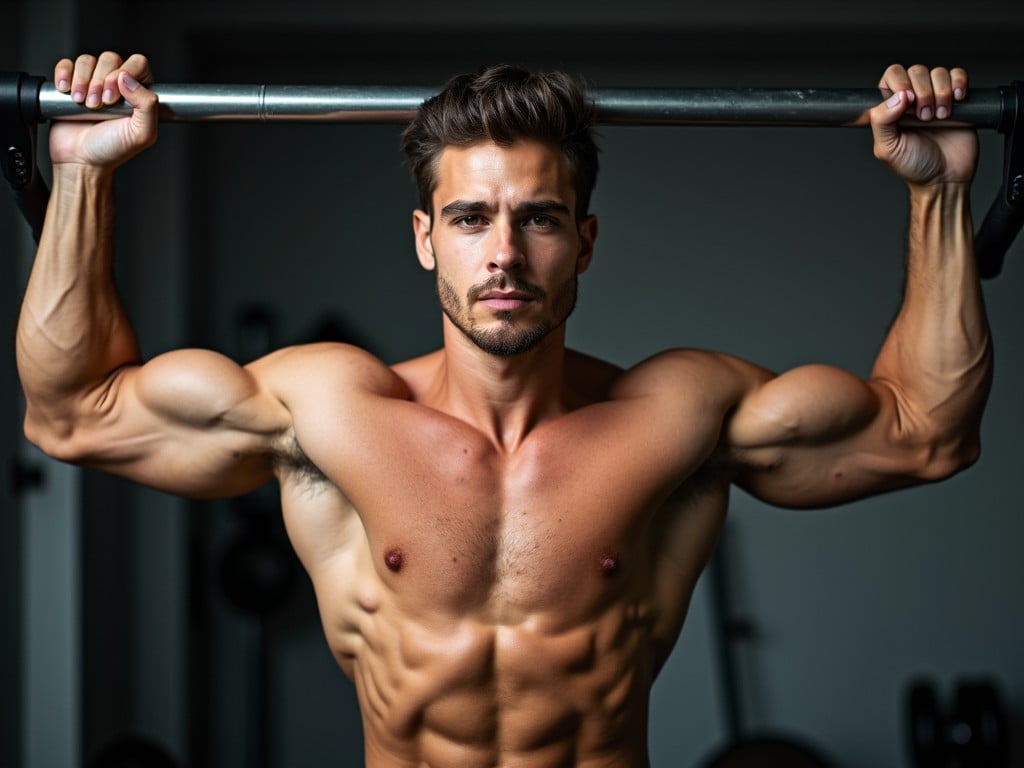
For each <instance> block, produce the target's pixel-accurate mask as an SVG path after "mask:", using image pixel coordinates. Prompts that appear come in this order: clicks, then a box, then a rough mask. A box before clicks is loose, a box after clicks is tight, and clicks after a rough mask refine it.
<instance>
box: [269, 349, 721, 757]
mask: <svg viewBox="0 0 1024 768" xmlns="http://www.w3.org/2000/svg"><path fill="white" fill-rule="evenodd" d="M577 362H578V363H579V366H580V367H589V368H591V370H590V373H593V372H594V371H593V370H592V368H593V366H594V365H595V364H596V363H595V362H594V361H591V360H589V359H582V358H580V359H579V360H577V359H576V358H575V357H573V358H571V361H570V364H569V367H568V370H569V376H568V377H567V378H571V375H572V374H571V367H572V366H573V365H575V364H576V363H577ZM432 364H433V363H431V362H430V361H429V359H428V358H423V359H421V361H419V362H414V363H412V364H407V365H406V366H405V367H404V368H403V367H402V366H398V367H397V370H399V371H400V376H399V378H400V379H401V380H402V382H403V384H405V385H406V386H404V387H403V386H400V387H398V388H397V390H396V391H392V392H389V393H384V394H382V395H377V396H369V397H367V398H366V399H365V400H364V401H362V402H357V403H351V402H342V401H341V400H339V399H338V398H334V399H331V398H330V397H329V392H328V391H327V390H326V387H329V384H324V387H325V389H324V391H320V392H316V391H313V392H308V393H307V394H308V395H309V398H308V399H306V400H304V401H303V404H302V405H301V406H291V410H292V414H293V420H294V433H293V435H291V436H289V439H288V440H287V441H285V444H284V445H283V447H282V458H281V460H280V461H279V462H278V475H279V478H280V480H281V487H282V499H283V507H284V514H285V521H286V524H287V527H288V531H289V535H290V537H291V539H292V542H293V544H294V546H295V548H296V551H297V553H298V554H299V557H300V559H301V560H302V561H303V564H304V565H305V567H306V569H307V571H308V572H309V574H310V576H311V578H312V581H313V585H314V588H315V590H316V594H317V599H318V604H319V608H320V613H321V619H322V622H323V626H324V630H325V634H326V636H327V640H328V643H329V645H330V647H331V649H332V651H333V653H334V655H335V657H336V658H337V660H338V662H339V664H340V665H341V667H342V668H343V669H344V670H345V672H346V673H347V674H348V675H349V676H350V677H352V678H353V680H354V682H355V684H356V687H357V690H358V693H359V698H360V703H361V708H362V711H363V717H364V725H365V728H366V747H367V760H368V763H369V764H371V765H373V764H375V763H379V764H381V765H385V764H387V765H396V764H410V765H421V764H427V765H459V764H465V765H492V764H496V763H497V764H503V765H505V764H508V765H588V764H593V765H602V764H605V763H606V762H609V763H614V764H622V761H623V760H626V761H628V762H629V764H636V765H642V764H645V762H646V711H647V697H648V694H649V691H650V686H651V684H652V682H653V680H654V677H655V675H656V674H657V672H658V670H659V669H660V667H661V665H662V664H663V663H664V661H665V659H666V658H667V656H668V653H669V651H670V650H671V648H672V645H673V643H674V641H675V639H676V637H677V635H678V632H679V630H680V628H681V626H682V622H683V619H684V617H685V613H686V608H687V605H688V603H689V599H690V595H691V592H692V589H693V586H694V584H695V583H696V579H697V577H698V575H699V574H700V571H701V569H702V568H703V566H704V564H705V562H706V560H707V557H708V556H709V554H710V551H711V549H712V548H713V546H714V542H715V540H716V538H717V534H718V531H719V530H720V527H721V524H722V521H723V519H724V514H725V508H726V502H727V495H728V483H727V481H726V479H725V478H724V476H723V475H722V474H721V473H718V472H716V471H715V470H714V469H713V468H712V467H711V466H710V464H711V463H713V461H711V462H709V459H712V457H714V456H715V451H716V448H717V446H718V441H719V434H720V430H721V428H722V423H723V419H724V417H725V414H726V412H727V410H728V402H727V399H728V396H723V397H724V398H725V399H723V400H722V402H720V403H718V402H716V401H715V398H714V397H711V398H710V399H709V389H710V390H713V389H714V386H713V382H707V383H706V384H708V385H709V386H703V387H701V389H700V390H699V391H698V390H696V389H695V391H694V392H693V393H692V394H691V395H690V396H687V395H686V394H685V393H675V394H674V395H673V396H672V397H671V398H670V399H669V402H670V403H671V409H670V410H671V411H672V412H670V413H665V412H664V411H665V403H663V402H659V401H658V400H657V398H656V397H650V396H647V395H645V392H646V389H645V386H646V384H645V383H644V382H642V381H641V382H640V384H639V385H638V386H634V384H635V382H631V381H630V380H629V378H628V377H629V376H630V375H631V374H619V372H617V371H614V370H612V369H611V368H610V367H603V368H602V369H601V371H600V373H601V375H598V376H597V377H596V378H597V379H598V380H599V381H603V382H606V383H603V384H601V385H599V386H598V387H597V388H596V389H595V388H594V387H592V386H590V387H588V390H589V391H585V392H576V393H574V394H573V396H572V397H571V398H567V399H571V400H572V401H573V404H572V406H571V407H570V408H569V409H568V410H567V412H565V413H563V414H561V415H558V416H557V417H555V418H551V419H547V420H545V421H543V422H542V423H539V424H538V425H537V426H536V427H534V428H533V429H532V430H530V432H529V433H528V434H527V435H526V436H525V438H523V439H522V440H521V441H520V442H518V444H517V445H516V446H515V447H514V449H513V450H508V449H502V448H501V447H499V446H496V445H495V444H494V443H493V441H492V440H491V439H489V438H488V437H486V436H485V435H484V433H483V432H481V431H480V430H478V429H476V428H474V427H473V426H471V425H470V424H468V423H466V422H465V421H463V420H461V419H458V418H455V417H453V416H451V415H448V414H447V413H445V412H443V411H442V410H439V409H438V408H436V407H434V406H433V405H432V404H431V402H430V400H431V394H430V392H429V387H425V386H423V387H421V386H420V382H419V381H417V378H418V377H419V376H420V373H421V372H422V373H424V375H425V372H426V371H427V370H429V368H430V366H431V365H432ZM425 378H426V377H425ZM424 380H425V379H424ZM396 394H397V395H399V396H395V395H396Z"/></svg>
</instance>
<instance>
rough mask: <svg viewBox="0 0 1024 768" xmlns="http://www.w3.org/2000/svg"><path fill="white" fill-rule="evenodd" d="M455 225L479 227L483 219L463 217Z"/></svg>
mask: <svg viewBox="0 0 1024 768" xmlns="http://www.w3.org/2000/svg"><path fill="white" fill-rule="evenodd" d="M455 223H456V224H458V225H459V226H460V227H479V226H480V225H481V224H483V219H482V218H481V217H480V216H463V217H461V218H460V219H458V220H457V221H456V222H455Z"/></svg>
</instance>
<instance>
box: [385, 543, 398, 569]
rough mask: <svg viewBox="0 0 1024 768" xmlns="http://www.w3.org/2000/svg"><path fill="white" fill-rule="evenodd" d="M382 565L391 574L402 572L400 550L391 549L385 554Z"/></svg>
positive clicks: (396, 548)
mask: <svg viewBox="0 0 1024 768" xmlns="http://www.w3.org/2000/svg"><path fill="white" fill-rule="evenodd" d="M384 565H386V566H387V567H388V570H389V571H391V572H392V573H398V572H399V571H400V570H402V550H401V549H399V548H398V547H392V548H391V549H389V550H388V551H387V552H385V553H384Z"/></svg>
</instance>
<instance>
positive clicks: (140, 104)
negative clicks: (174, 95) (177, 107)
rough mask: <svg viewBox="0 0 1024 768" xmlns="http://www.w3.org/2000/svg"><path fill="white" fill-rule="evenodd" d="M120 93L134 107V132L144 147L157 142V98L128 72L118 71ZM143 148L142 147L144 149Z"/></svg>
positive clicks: (132, 118)
mask: <svg viewBox="0 0 1024 768" xmlns="http://www.w3.org/2000/svg"><path fill="white" fill-rule="evenodd" d="M117 86H118V92H119V93H120V94H121V96H123V97H124V100H125V101H126V102H127V103H128V104H130V105H131V107H132V116H131V122H132V130H133V132H135V134H136V136H139V137H141V138H142V143H143V147H145V146H149V145H150V144H152V143H153V142H155V141H156V136H157V126H158V125H159V113H158V111H157V104H158V101H157V96H156V94H155V93H153V91H151V90H149V89H148V88H146V87H145V86H144V85H143V84H142V83H140V82H139V81H138V80H137V79H135V77H134V76H133V75H132V74H131V73H130V72H127V71H126V70H123V69H121V70H118V73H117ZM143 147H140V149H141V148H143Z"/></svg>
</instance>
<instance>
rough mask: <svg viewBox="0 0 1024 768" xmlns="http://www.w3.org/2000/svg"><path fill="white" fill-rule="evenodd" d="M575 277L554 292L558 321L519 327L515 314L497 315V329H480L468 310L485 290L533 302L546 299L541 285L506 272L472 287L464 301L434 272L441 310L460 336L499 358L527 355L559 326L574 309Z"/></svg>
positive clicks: (576, 280)
mask: <svg viewBox="0 0 1024 768" xmlns="http://www.w3.org/2000/svg"><path fill="white" fill-rule="evenodd" d="M578 282H579V279H578V276H577V275H576V274H573V275H572V277H571V278H569V279H568V280H566V281H565V282H564V283H563V284H562V285H560V286H559V287H558V290H557V291H556V293H555V312H556V317H557V320H556V321H555V322H550V321H546V320H541V321H538V322H537V323H534V324H533V325H522V324H521V321H520V320H519V319H518V318H517V317H516V314H517V313H516V312H514V311H509V312H496V313H495V319H496V320H497V321H498V323H499V326H498V327H497V328H489V329H488V328H481V327H480V326H479V325H477V323H476V321H475V320H474V319H473V318H472V317H470V315H469V311H468V309H467V308H468V307H469V306H470V305H471V304H472V303H473V302H474V301H475V300H476V298H477V297H478V296H480V295H481V294H482V293H484V292H485V291H489V290H494V289H502V290H510V289H511V290H515V291H522V292H524V293H528V294H530V295H531V296H533V297H534V300H536V301H544V300H545V299H547V292H546V291H545V290H544V289H543V288H541V287H540V286H537V285H533V284H531V283H528V282H526V281H525V280H523V279H521V278H519V277H517V276H515V275H510V274H508V273H502V274H500V275H496V276H495V277H493V278H491V279H490V280H488V281H486V282H484V283H480V284H478V285H474V286H473V287H472V288H470V289H469V291H468V292H467V294H466V297H465V300H463V299H462V297H460V296H459V294H458V292H457V291H456V290H455V288H454V286H452V284H451V283H449V282H448V281H447V280H445V279H444V278H443V277H442V276H441V273H440V271H438V273H437V297H438V301H440V303H441V310H442V311H443V312H444V313H445V315H446V316H447V317H448V319H449V320H450V321H451V322H452V325H454V326H455V327H456V328H458V329H459V330H460V331H461V332H462V334H463V335H464V336H465V337H466V338H467V339H469V340H470V341H472V342H473V343H474V344H475V345H476V346H477V347H479V348H480V349H481V350H483V351H484V352H487V353H488V354H491V355H496V356H498V357H513V356H515V355H521V354H523V353H524V352H529V351H530V350H531V349H533V348H534V347H536V346H537V345H538V344H540V343H541V341H543V340H544V338H545V337H547V335H548V334H549V333H551V331H553V330H554V329H556V328H558V327H560V326H562V325H563V324H564V323H565V321H566V320H568V319H569V315H571V314H572V312H573V310H574V309H575V308H576V298H577V293H578Z"/></svg>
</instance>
